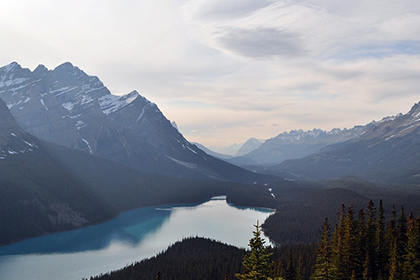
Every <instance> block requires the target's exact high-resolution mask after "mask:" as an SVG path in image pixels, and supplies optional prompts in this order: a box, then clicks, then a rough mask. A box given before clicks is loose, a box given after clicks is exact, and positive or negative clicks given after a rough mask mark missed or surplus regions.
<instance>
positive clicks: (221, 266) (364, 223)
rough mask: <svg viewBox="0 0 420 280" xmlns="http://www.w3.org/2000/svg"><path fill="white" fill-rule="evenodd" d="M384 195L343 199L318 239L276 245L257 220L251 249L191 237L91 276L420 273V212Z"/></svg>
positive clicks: (342, 277)
mask: <svg viewBox="0 0 420 280" xmlns="http://www.w3.org/2000/svg"><path fill="white" fill-rule="evenodd" d="M388 216H389V218H388V219H386V218H385V217H386V216H385V210H384V206H383V203H382V200H380V201H379V204H378V206H376V205H375V203H374V202H373V201H372V200H371V201H369V203H368V205H367V207H365V208H364V209H360V210H359V211H356V210H355V209H354V207H353V205H351V204H350V205H349V206H348V207H346V206H345V205H344V204H342V205H341V210H340V212H339V213H338V220H337V222H336V223H330V220H329V219H328V218H325V221H324V224H323V230H322V234H321V238H320V240H319V242H317V244H299V245H283V246H278V247H276V248H272V247H270V246H267V245H266V244H264V241H263V240H262V239H261V227H260V226H259V225H258V224H257V225H256V230H255V231H254V237H253V238H252V239H251V240H250V242H249V249H248V250H246V251H245V250H243V249H238V248H236V247H233V246H229V245H225V244H221V243H219V242H216V241H213V240H208V239H204V238H188V239H185V240H183V241H182V242H178V243H176V244H174V245H173V246H171V247H170V248H168V250H167V251H165V252H163V253H161V254H159V255H157V256H156V257H153V258H150V259H147V260H143V261H141V262H139V263H136V264H133V265H130V266H127V267H126V268H124V269H121V270H119V271H115V272H110V273H107V274H104V275H100V276H96V277H91V278H90V280H99V279H101V280H113V279H120V280H124V279H162V280H164V279H174V280H177V279H184V280H188V279H242V280H246V279H267V280H268V279H272V280H304V279H311V280H355V279H361V280H393V279H407V280H414V279H420V217H415V216H414V215H413V212H409V213H408V214H407V213H406V211H405V209H404V207H402V208H401V209H398V210H397V209H396V208H395V207H393V208H392V211H391V213H389V215H388Z"/></svg>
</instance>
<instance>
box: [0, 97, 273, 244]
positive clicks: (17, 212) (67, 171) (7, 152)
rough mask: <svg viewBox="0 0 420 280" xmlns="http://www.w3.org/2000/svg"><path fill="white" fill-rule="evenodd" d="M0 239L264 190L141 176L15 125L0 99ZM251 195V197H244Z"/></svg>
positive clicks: (264, 193) (259, 193)
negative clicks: (151, 208) (138, 209)
mask: <svg viewBox="0 0 420 280" xmlns="http://www.w3.org/2000/svg"><path fill="white" fill-rule="evenodd" d="M0 150H1V153H2V154H1V156H0V212H1V215H0V245H2V244H6V243H10V242H13V241H17V240H20V239H24V238H28V237H32V236H37V235H42V234H46V233H51V232H56V231H62V230H68V229H73V228H78V227H81V226H84V225H88V224H92V223H98V222H101V221H104V220H106V219H109V218H111V217H113V216H115V215H117V214H118V213H121V212H122V211H125V210H128V209H133V208H135V207H140V206H149V205H161V204H173V203H182V202H198V201H202V200H204V199H208V198H210V197H212V196H215V195H222V194H224V195H234V194H235V193H237V192H240V190H241V191H243V192H245V193H252V197H253V198H256V197H257V198H258V197H259V196H262V197H266V198H267V199H269V198H270V194H269V192H268V191H267V190H265V189H263V188H261V187H258V186H254V185H244V184H235V183H231V182H216V181H200V182H198V181H192V180H184V179H176V178H170V177H165V176H159V175H153V174H147V173H144V172H141V171H138V170H134V169H130V168H128V167H126V166H123V165H120V164H117V163H115V162H113V161H110V160H106V159H102V158H99V157H95V156H92V155H90V154H88V153H84V152H82V151H77V150H74V149H70V148H66V147H63V146H59V145H56V144H51V143H48V142H45V141H42V140H39V139H37V138H35V137H34V136H32V135H30V134H28V133H26V132H25V131H23V130H22V129H21V128H20V127H19V126H18V125H17V123H16V121H15V120H14V118H13V117H12V115H11V114H10V112H9V110H8V108H7V106H6V104H5V102H3V101H2V100H0ZM251 200H252V199H251Z"/></svg>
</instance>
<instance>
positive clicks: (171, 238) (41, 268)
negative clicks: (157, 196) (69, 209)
mask: <svg viewBox="0 0 420 280" xmlns="http://www.w3.org/2000/svg"><path fill="white" fill-rule="evenodd" d="M270 213H272V211H269V210H267V209H250V208H238V207H232V206H231V205H228V204H227V203H226V201H225V200H224V199H220V198H218V199H213V200H211V201H208V202H206V203H203V204H200V205H179V206H174V207H159V208H154V207H148V208H140V209H136V210H132V211H129V212H126V213H124V214H122V215H120V216H118V217H117V218H115V219H114V220H112V221H109V222H107V223H104V224H100V225H95V226H91V227H86V228H83V229H79V230H75V231H71V232H63V233H58V234H51V235H47V236H42V237H38V238H32V239H28V240H24V241H22V242H18V243H15V244H12V245H9V246H4V247H0V279H81V278H82V277H89V276H91V275H96V274H99V273H104V272H107V271H110V270H113V269H117V268H120V267H123V266H125V265H127V264H130V263H132V262H135V261H138V260H141V259H143V258H147V257H151V256H153V255H155V254H157V253H159V252H161V251H163V250H165V249H166V248H167V247H168V246H169V245H170V244H173V243H174V242H176V241H178V240H182V239H183V238H185V237H190V236H204V237H208V238H212V239H215V240H220V241H222V242H224V243H228V244H232V245H235V246H238V247H246V246H247V244H248V241H249V239H250V238H251V237H252V231H253V230H254V228H253V224H255V222H256V221H257V220H260V222H262V221H263V220H265V218H266V217H267V216H268V215H269V214H270Z"/></svg>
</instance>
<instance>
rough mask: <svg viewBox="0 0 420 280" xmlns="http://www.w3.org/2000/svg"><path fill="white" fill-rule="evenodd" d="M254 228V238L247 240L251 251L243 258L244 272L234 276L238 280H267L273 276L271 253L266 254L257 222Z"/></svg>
mask: <svg viewBox="0 0 420 280" xmlns="http://www.w3.org/2000/svg"><path fill="white" fill-rule="evenodd" d="M254 226H255V231H253V234H254V237H253V238H251V239H250V240H249V247H250V249H251V251H250V252H248V254H247V255H245V256H244V258H243V262H242V265H243V267H244V270H245V271H244V273H243V274H240V273H237V274H235V277H236V278H238V279H240V280H267V279H271V278H270V277H272V276H273V275H272V274H273V268H272V263H271V262H270V256H271V255H272V253H268V252H267V247H266V246H265V240H264V239H263V238H262V237H261V234H262V233H261V227H260V226H259V224H258V222H257V224H256V225H254Z"/></svg>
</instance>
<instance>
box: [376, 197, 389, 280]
mask: <svg viewBox="0 0 420 280" xmlns="http://www.w3.org/2000/svg"><path fill="white" fill-rule="evenodd" d="M385 235H386V231H385V214H384V208H383V205H382V199H381V200H380V201H379V207H378V218H377V220H376V260H377V266H378V280H385V279H388V273H387V261H388V254H389V252H388V251H389V249H388V246H387V244H386V238H385Z"/></svg>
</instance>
